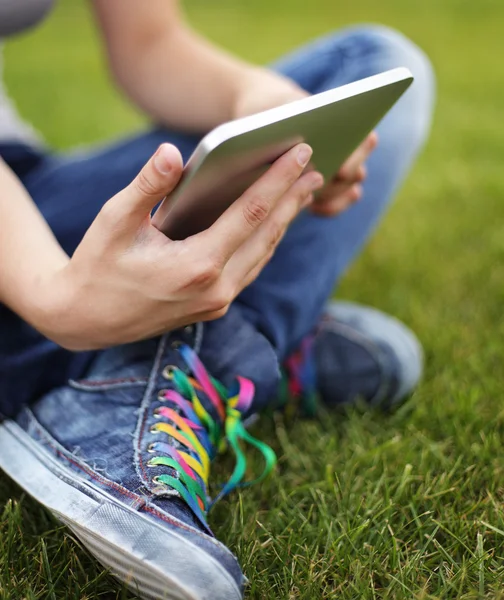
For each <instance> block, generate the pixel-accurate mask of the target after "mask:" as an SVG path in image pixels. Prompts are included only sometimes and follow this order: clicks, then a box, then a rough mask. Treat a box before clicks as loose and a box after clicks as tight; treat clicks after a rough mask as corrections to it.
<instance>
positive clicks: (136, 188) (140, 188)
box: [115, 144, 183, 223]
mask: <svg viewBox="0 0 504 600" xmlns="http://www.w3.org/2000/svg"><path fill="white" fill-rule="evenodd" d="M182 170H183V163H182V156H181V154H180V152H179V151H178V149H177V148H176V147H175V146H173V145H172V144H161V146H159V148H158V149H157V151H156V153H155V154H154V155H153V156H152V157H151V158H150V159H149V162H148V163H147V164H146V165H145V166H144V167H143V168H142V170H141V171H140V173H139V174H138V175H137V176H136V177H135V179H134V180H133V181H132V182H131V183H130V184H129V185H128V186H127V187H126V188H124V189H123V190H122V191H121V192H119V194H117V196H116V197H115V203H116V209H117V210H118V211H120V213H121V215H122V217H123V218H129V219H131V218H132V219H133V220H135V221H138V223H141V222H142V221H144V220H145V218H146V217H147V216H148V215H150V213H151V211H152V209H153V208H154V207H155V206H156V204H158V203H159V202H161V200H163V198H164V197H165V196H166V195H167V194H169V193H170V192H171V191H172V190H173V189H174V188H175V186H176V185H177V183H178V182H179V180H180V177H181V175H182Z"/></svg>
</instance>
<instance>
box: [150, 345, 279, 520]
mask: <svg viewBox="0 0 504 600" xmlns="http://www.w3.org/2000/svg"><path fill="white" fill-rule="evenodd" d="M178 351H179V352H180V355H181V356H182V358H183V359H184V362H185V363H186V364H187V366H188V368H189V370H190V371H191V373H192V374H193V375H194V377H190V376H189V375H188V374H186V373H185V372H184V371H182V370H180V369H177V368H173V367H172V368H170V369H169V370H168V371H166V370H165V377H166V378H167V379H169V380H170V381H171V382H172V384H173V389H166V390H162V392H160V396H159V399H160V400H162V401H163V404H165V405H163V406H161V407H159V408H156V409H155V415H156V417H157V418H159V419H160V420H161V419H162V420H163V422H159V423H157V424H155V425H154V426H153V427H152V429H151V431H152V432H153V433H164V434H166V435H168V436H170V437H171V438H173V439H175V440H176V441H177V442H178V444H179V448H176V447H175V446H173V445H171V444H167V443H165V442H155V443H153V444H151V446H150V447H149V452H152V453H157V454H159V456H156V457H153V458H151V460H150V461H149V463H148V464H149V466H152V467H160V466H165V467H169V468H171V469H173V471H174V472H175V473H174V474H173V475H168V474H162V475H157V476H156V477H155V478H154V481H155V483H156V484H160V485H163V486H167V487H169V488H172V489H174V490H176V491H177V492H178V494H179V495H180V497H181V498H182V499H183V500H184V501H185V502H186V503H187V505H188V506H189V507H190V508H191V510H192V511H193V512H194V514H195V515H196V516H197V517H198V518H199V519H200V521H202V523H204V524H205V525H206V514H207V512H208V510H209V509H210V508H211V506H212V505H213V504H215V502H217V501H218V500H219V499H221V498H222V497H223V496H225V495H226V494H229V492H231V491H232V490H234V489H236V488H239V487H245V486H249V485H253V484H255V483H259V482H260V481H263V480H264V479H265V478H266V477H267V476H268V475H269V474H270V473H271V471H272V470H273V469H274V467H275V464H276V460H277V459H276V455H275V453H274V451H273V450H272V449H271V448H270V447H269V446H268V445H267V444H265V443H263V442H261V441H259V440H257V439H256V438H254V437H253V436H252V435H250V434H249V433H248V432H247V430H246V429H245V427H244V425H243V423H242V415H243V414H245V413H246V412H247V410H248V409H249V407H250V405H251V403H252V400H253V397H254V384H253V383H252V382H251V381H250V380H248V379H245V378H243V377H237V379H236V384H235V385H234V386H233V387H232V389H229V390H228V389H226V388H225V387H224V386H223V385H222V384H221V383H220V382H219V381H217V380H216V379H214V378H213V377H211V376H210V375H209V374H208V372H207V371H206V369H205V367H204V366H203V363H202V362H201V361H200V359H199V358H198V356H197V354H196V353H195V352H194V350H192V348H190V347H189V346H187V345H185V344H180V345H179V346H178ZM197 390H199V391H201V392H203V393H204V394H205V395H206V397H207V398H208V399H209V401H210V402H211V404H212V406H213V408H214V409H215V413H216V414H217V415H218V420H216V419H214V418H213V417H212V416H211V415H210V413H209V412H208V411H207V410H206V409H205V407H204V406H203V404H202V402H201V401H200V399H199V397H198V395H197ZM241 441H243V442H246V443H248V444H250V445H251V446H253V447H255V448H256V449H257V450H259V452H261V453H262V455H263V457H264V461H265V468H264V470H263V472H262V474H261V475H260V476H259V477H257V478H256V479H254V480H253V481H244V478H245V474H246V470H247V460H246V457H245V454H244V453H243V451H242V449H241V447H240V442H241ZM228 446H229V447H231V449H232V450H233V452H234V454H235V456H236V464H235V468H234V470H233V473H232V474H231V477H230V478H229V480H228V482H227V483H226V484H225V485H224V486H222V488H221V490H220V492H219V493H218V495H217V496H216V497H215V498H214V500H213V501H210V499H209V497H208V495H207V488H208V480H209V475H210V463H211V460H212V459H213V458H214V457H215V455H216V453H217V452H218V451H223V450H224V449H225V448H226V447H228Z"/></svg>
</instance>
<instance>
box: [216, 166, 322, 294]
mask: <svg viewBox="0 0 504 600" xmlns="http://www.w3.org/2000/svg"><path fill="white" fill-rule="evenodd" d="M323 185H324V178H323V177H322V175H321V174H320V173H317V172H310V173H306V174H305V175H303V176H302V177H301V178H300V179H299V180H298V181H297V182H296V183H295V184H294V185H293V186H292V187H291V188H290V190H289V191H288V192H287V193H286V194H284V196H283V197H282V198H281V200H280V201H279V202H278V204H277V206H276V208H275V209H274V210H273V211H272V212H271V214H270V216H269V218H268V219H267V220H266V221H265V222H264V225H263V227H261V228H259V229H257V230H256V231H255V232H254V234H253V235H252V236H250V237H249V239H248V240H247V241H246V242H245V243H244V244H243V245H242V246H241V247H240V248H239V249H238V250H237V251H236V252H235V254H234V255H233V256H232V258H231V259H230V260H229V262H228V263H227V265H226V267H225V268H224V274H225V275H226V276H227V277H228V278H229V279H230V280H231V281H232V282H234V285H235V286H237V287H238V290H239V291H241V290H242V289H243V288H244V287H246V286H247V285H248V284H249V283H250V282H251V281H253V279H254V278H255V277H256V276H257V274H258V273H259V272H260V270H261V269H262V268H263V267H264V265H265V264H266V263H267V262H268V261H269V259H270V258H271V256H272V255H273V253H274V251H275V249H276V247H277V246H278V244H279V243H280V241H281V240H282V238H283V236H284V234H285V231H286V230H287V228H288V226H289V225H290V223H291V222H292V221H293V219H295V218H296V216H297V215H298V214H299V212H300V211H301V210H302V209H303V208H304V207H305V206H307V205H308V204H310V203H311V201H312V200H313V192H315V191H316V190H318V189H320V188H321V187H322V186H323Z"/></svg>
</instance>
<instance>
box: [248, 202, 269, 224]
mask: <svg viewBox="0 0 504 600" xmlns="http://www.w3.org/2000/svg"><path fill="white" fill-rule="evenodd" d="M269 212H270V206H269V203H268V201H267V200H266V199H265V198H261V197H260V196H255V197H254V198H253V199H252V200H251V201H250V202H248V203H247V204H245V206H244V207H243V217H244V218H245V221H246V222H247V223H248V224H249V225H250V227H252V228H256V227H257V226H258V225H260V224H261V223H263V222H264V220H265V219H266V217H267V216H268V214H269Z"/></svg>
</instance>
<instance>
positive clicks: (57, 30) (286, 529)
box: [0, 0, 504, 600]
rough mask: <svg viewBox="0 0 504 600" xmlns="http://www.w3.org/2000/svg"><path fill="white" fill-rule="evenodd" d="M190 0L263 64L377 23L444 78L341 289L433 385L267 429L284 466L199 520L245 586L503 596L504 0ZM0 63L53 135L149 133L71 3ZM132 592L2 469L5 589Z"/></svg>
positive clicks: (1, 585)
mask: <svg viewBox="0 0 504 600" xmlns="http://www.w3.org/2000/svg"><path fill="white" fill-rule="evenodd" d="M186 4H187V8H188V11H189V13H190V15H191V18H192V21H193V22H194V24H195V25H197V26H198V27H199V28H200V29H201V30H203V31H205V32H206V33H207V34H208V35H209V36H210V37H211V38H213V39H215V40H217V41H219V42H220V43H222V44H223V45H225V46H227V47H228V48H231V49H233V50H235V51H236V52H238V53H240V54H242V55H243V56H246V57H248V58H249V59H253V60H257V61H260V62H266V61H268V60H270V59H272V58H274V57H275V56H277V55H278V54H280V53H281V52H283V51H285V50H287V49H289V48H291V47H292V46H294V45H296V44H298V43H301V42H303V41H304V40H306V39H308V38H311V37H313V36H315V35H317V34H319V33H322V32H325V31H327V29H328V28H331V27H339V26H341V25H344V24H348V23H352V22H356V21H380V22H383V23H386V24H389V25H392V26H394V27H397V28H399V29H401V30H402V31H403V32H405V33H406V34H408V35H409V36H410V37H411V38H412V39H413V40H415V41H416V42H417V43H419V44H420V45H421V46H422V47H423V48H424V49H425V50H426V51H427V53H428V54H429V55H430V57H431V58H432V61H433V63H434V65H435V68H436V72H437V76H438V84H439V100H438V106H437V112H436V118H435V124H434V129H433V133H432V137H431V140H430V142H429V145H428V147H427V148H426V150H425V152H424V154H423V155H422V158H421V160H420V161H419V163H418V165H417V167H416V168H415V171H414V173H413V174H412V175H411V177H410V178H409V180H408V182H407V184H406V185H405V187H404V188H403V190H402V191H401V193H400V196H399V198H398V199H397V202H396V204H395V205H394V207H393V208H392V210H391V211H390V213H389V215H388V217H387V219H386V220H385V222H384V223H383V225H382V226H381V227H380V229H379V231H378V232H377V234H376V235H375V236H374V238H373V240H372V242H371V244H370V245H369V247H368V248H367V250H366V252H365V253H364V255H363V256H362V257H361V258H360V259H359V260H358V262H357V263H356V264H355V265H354V267H353V268H352V269H351V271H350V272H349V274H348V276H347V277H346V278H345V281H344V282H343V284H342V285H341V287H340V289H339V290H338V294H339V295H340V296H342V297H345V298H349V299H353V300H358V301H361V302H364V303H368V304H373V305H375V306H377V307H379V308H381V309H383V310H386V311H388V312H391V313H393V314H395V315H397V316H398V317H399V318H401V319H403V320H404V321H406V322H407V323H408V324H409V325H410V326H411V327H412V328H413V329H414V330H415V331H416V332H418V334H419V336H420V338H421V340H422V342H423V344H424V346H425V352H426V359H427V367H426V373H425V379H424V381H423V383H422V385H421V386H420V388H419V389H418V391H417V392H416V393H415V395H414V397H413V398H412V399H411V401H410V402H408V404H406V405H405V406H404V407H403V408H402V409H401V410H400V411H399V412H397V413H396V414H394V415H389V416H381V415H377V414H370V413H366V412H363V411H359V410H355V411H351V412H349V413H348V414H345V415H341V414H339V415H327V414H324V415H322V417H323V418H318V419H316V420H314V421H309V422H305V421H301V420H295V421H294V422H286V421H285V420H284V419H283V418H281V417H276V418H274V419H269V420H268V419H267V420H265V421H264V422H263V425H262V431H263V432H266V433H265V437H266V440H267V441H268V442H269V443H271V444H272V446H274V447H275V448H276V450H277V451H278V454H279V457H280V464H279V468H278V473H277V475H276V476H275V477H273V478H271V479H270V480H269V481H268V482H267V483H266V484H264V485H262V486H259V487H258V488H252V489H250V490H247V491H246V492H243V493H240V494H234V495H233V496H232V497H230V498H229V499H227V500H225V501H223V502H222V503H221V504H220V506H218V507H217V509H216V510H215V511H214V512H213V513H212V515H211V524H212V526H213V528H214V530H215V532H216V534H217V535H218V537H220V538H221V539H223V540H224V541H225V542H226V543H227V544H229V546H230V547H231V548H232V549H233V551H235V552H236V553H237V554H238V556H239V558H240V560H241V562H242V565H243V567H244V570H245V572H246V574H247V576H248V577H249V579H250V582H251V583H250V586H249V589H248V598H250V599H252V598H254V599H270V598H271V599H298V598H299V599H326V598H327V599H329V598H330V599H333V598H334V599H336V598H337V599H338V600H340V599H341V600H343V599H345V600H350V599H352V600H353V599H366V600H377V599H394V600H396V599H408V600H409V599H413V598H415V599H422V600H427V599H438V598H439V599H452V598H453V599H466V600H468V599H483V598H492V599H498V598H502V599H504V562H503V561H504V510H503V507H502V506H503V501H504V460H503V458H504V457H503V455H504V452H503V450H504V443H503V437H504V403H503V396H504V381H503V376H504V366H503V360H504V319H503V318H502V310H503V305H504V168H503V167H502V165H501V160H503V158H504V122H503V120H502V109H503V107H504V72H503V69H502V55H503V50H504V48H503V46H502V32H503V30H504V3H502V1H501V0H477V1H469V0H408V1H407V2H405V1H404V0H383V1H382V2H376V0H360V1H359V2H342V1H340V2H334V0H311V2H306V0H305V1H304V2H301V0H275V1H274V2H273V1H272V0H269V1H267V0H254V1H253V2H246V1H245V0H212V1H211V2H209V1H208V0H193V1H192V2H191V1H187V2H186ZM6 59H7V64H6V78H7V81H8V84H9V88H10V90H11V93H12V95H14V96H15V97H16V98H17V99H18V101H19V106H20V108H21V110H22V112H23V114H24V115H25V116H27V117H28V118H30V119H31V120H32V122H33V123H34V124H35V125H36V126H37V127H38V128H39V129H40V130H41V131H42V132H43V133H44V134H45V136H46V138H47V139H48V140H49V141H50V142H51V143H52V144H53V145H55V146H56V147H59V148H64V147H68V146H70V145H75V144H88V143H90V142H94V141H96V140H103V139H107V138H110V137H111V136H116V135H118V134H120V133H122V132H125V131H128V130H132V129H136V128H139V127H141V126H142V119H141V118H140V116H139V115H138V114H136V113H135V112H133V111H132V109H131V108H130V107H129V106H128V105H126V104H125V103H124V102H123V101H121V100H120V99H119V98H118V96H117V94H116V92H114V90H113V88H112V87H111V85H110V83H109V81H108V80H107V76H106V73H105V71H104V69H103V66H102V64H101V63H100V52H99V46H98V44H97V39H96V34H95V33H94V31H93V28H92V25H91V21H90V18H89V15H88V13H87V9H86V8H85V5H84V4H83V3H81V2H78V1H77V0H66V1H62V2H60V5H59V7H58V9H57V10H56V12H55V14H54V15H53V17H52V18H51V19H49V21H47V23H46V24H45V25H44V26H43V27H42V28H40V29H39V30H37V31H36V32H35V33H33V34H30V35H29V36H25V37H23V38H20V39H17V40H15V41H13V42H11V43H10V44H9V45H8V47H7V49H6ZM224 476H225V472H224V471H218V472H217V473H216V477H218V478H220V479H221V478H223V477H224ZM130 597H132V596H130V595H129V594H128V593H127V592H126V591H125V590H124V589H122V588H121V586H120V585H118V584H117V583H116V582H115V580H114V579H112V578H111V577H110V575H108V574H107V573H106V572H103V570H102V569H101V568H100V566H99V565H98V564H97V563H96V562H95V561H94V560H93V559H92V558H90V557H89V556H88V554H87V553H86V552H85V551H84V550H82V549H81V547H80V546H79V545H78V543H76V542H75V540H74V539H72V536H71V535H69V534H68V533H67V532H66V530H65V529H64V528H62V527H60V526H59V525H58V524H57V523H56V522H55V521H54V520H53V519H52V518H50V517H49V516H48V515H47V514H46V513H45V512H44V511H43V510H42V509H41V508H39V507H38V506H37V505H36V504H35V503H34V502H32V501H31V500H30V499H29V498H26V497H25V496H24V495H23V493H22V491H21V490H20V489H18V488H17V487H16V486H14V485H13V484H11V483H10V482H9V481H8V480H7V479H6V478H5V477H3V476H1V475H0V598H2V599H8V600H21V599H26V600H34V599H41V600H42V599H44V600H45V599H49V600H56V599H63V598H64V599H71V600H83V599H91V598H103V599H116V598H117V599H119V598H130Z"/></svg>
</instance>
